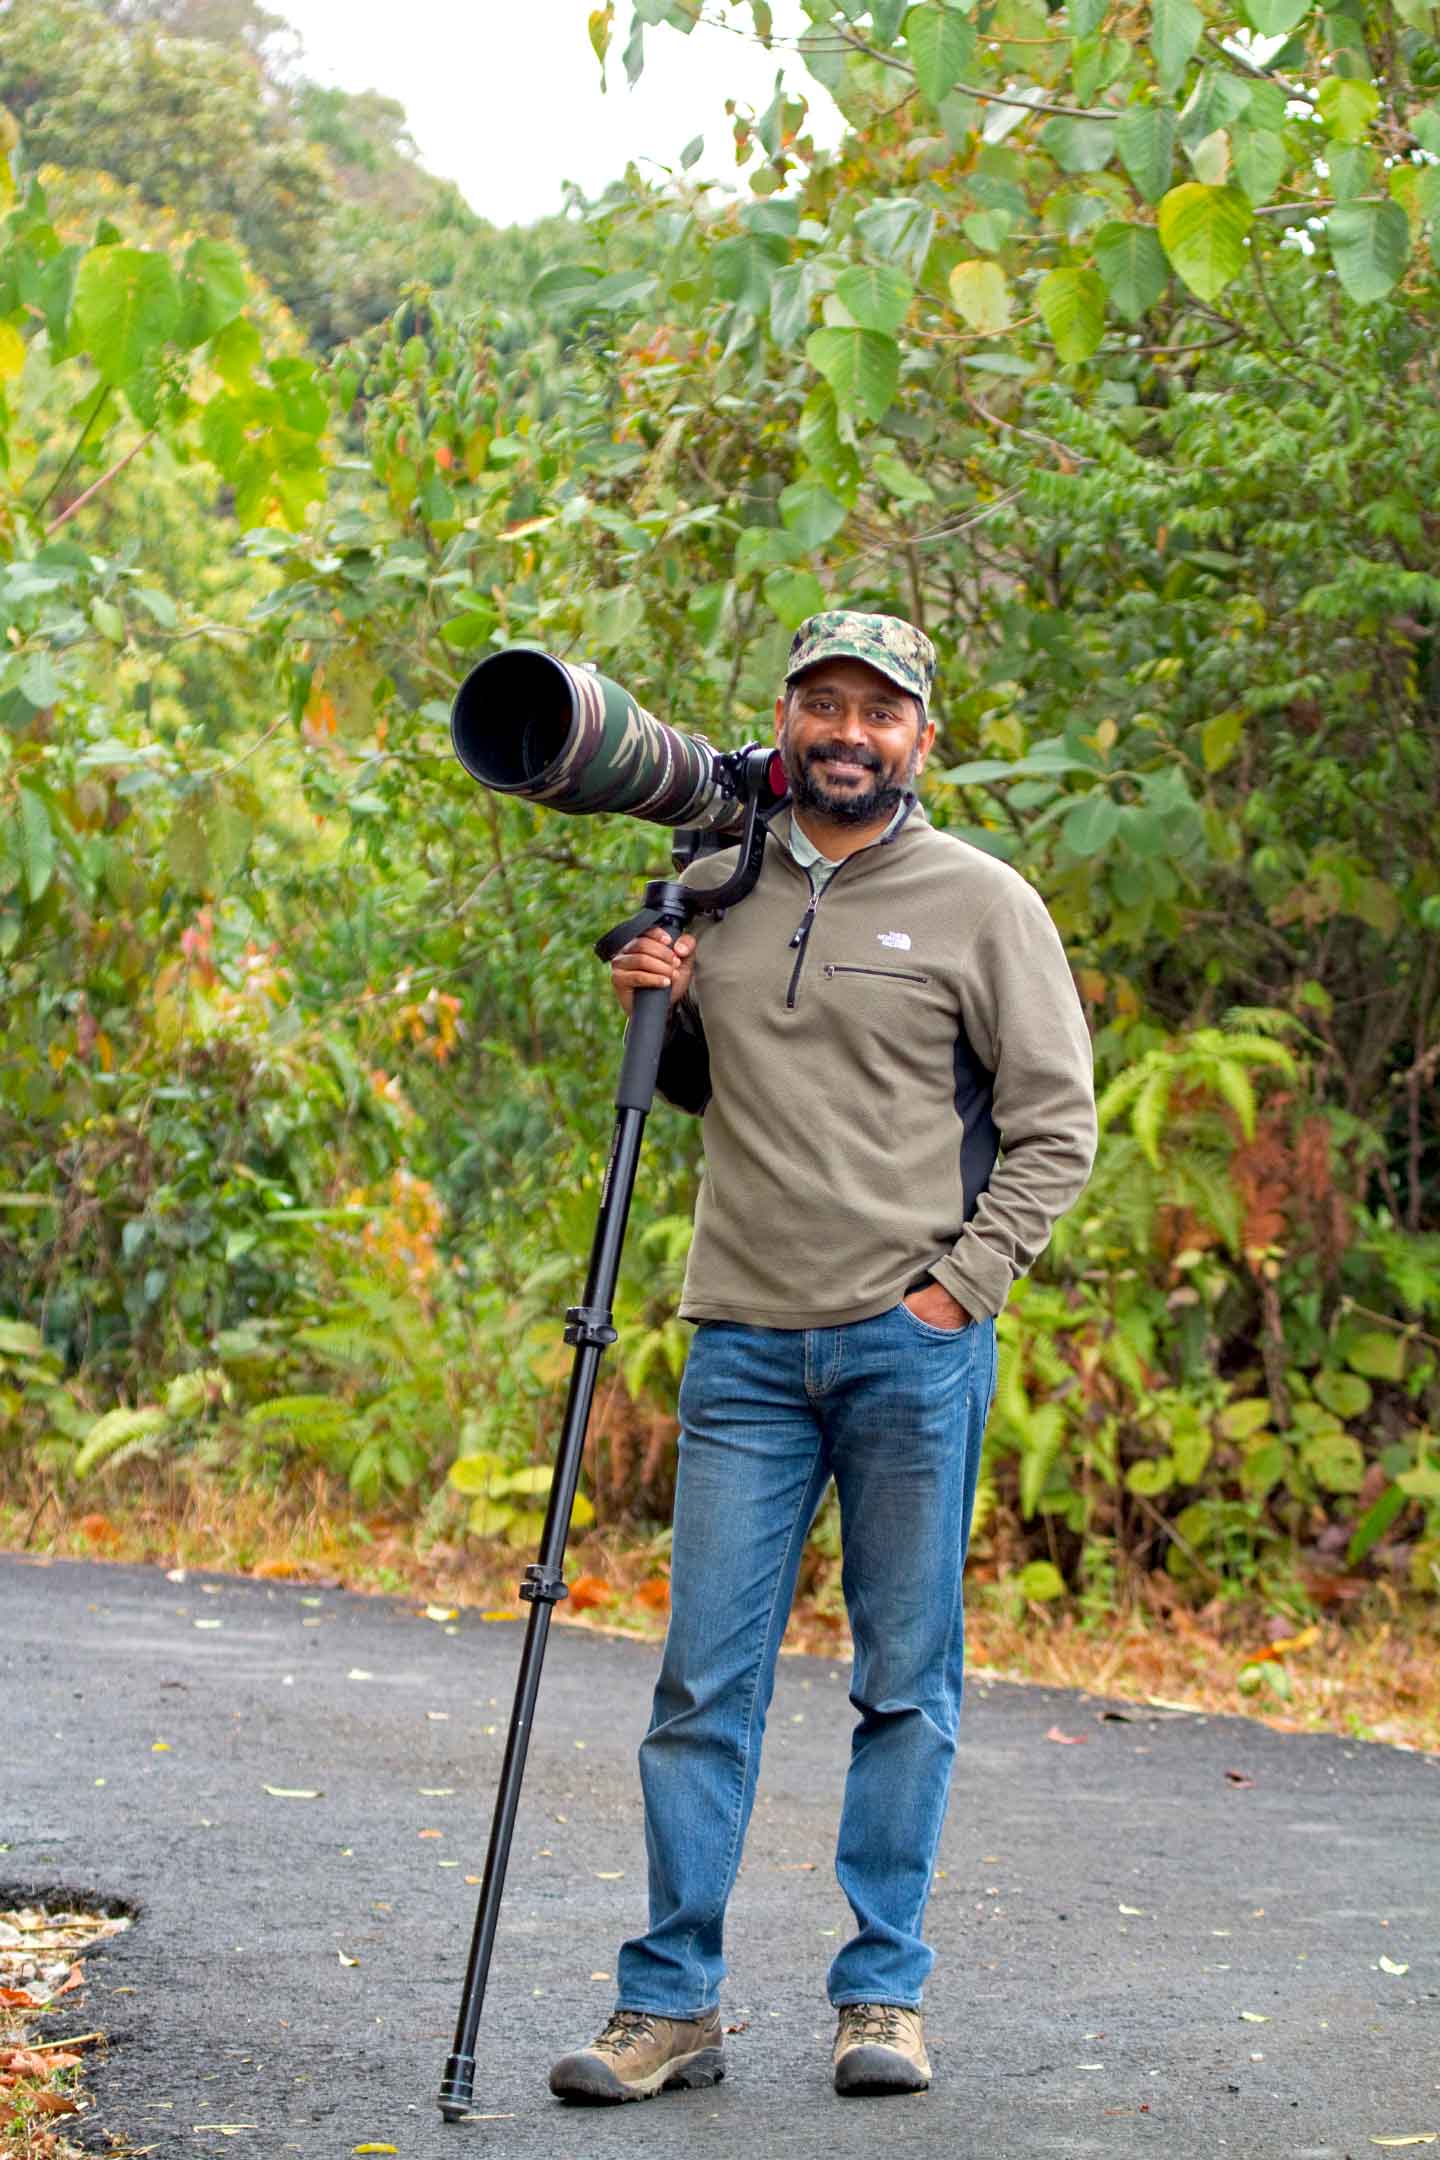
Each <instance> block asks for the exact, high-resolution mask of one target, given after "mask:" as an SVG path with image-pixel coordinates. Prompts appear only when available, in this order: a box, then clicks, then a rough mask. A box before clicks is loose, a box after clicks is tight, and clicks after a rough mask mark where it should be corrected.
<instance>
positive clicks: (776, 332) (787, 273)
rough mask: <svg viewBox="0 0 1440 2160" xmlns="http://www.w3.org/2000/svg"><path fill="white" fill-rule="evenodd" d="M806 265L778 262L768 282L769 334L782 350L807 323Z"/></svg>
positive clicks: (808, 275)
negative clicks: (776, 268) (778, 265)
mask: <svg viewBox="0 0 1440 2160" xmlns="http://www.w3.org/2000/svg"><path fill="white" fill-rule="evenodd" d="M810 290H811V270H810V265H809V264H808V263H803V262H795V263H782V264H781V265H780V268H779V269H778V270H777V271H776V272H775V275H774V277H773V278H772V279H771V280H770V335H771V337H773V338H774V340H775V343H776V344H777V345H779V346H780V347H781V348H782V349H783V348H784V347H785V346H787V345H793V344H794V343H795V341H796V339H797V338H798V337H799V336H800V335H801V334H802V332H803V331H804V329H805V326H806V324H807V323H808V322H809V320H810Z"/></svg>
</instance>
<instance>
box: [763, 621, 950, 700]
mask: <svg viewBox="0 0 1440 2160" xmlns="http://www.w3.org/2000/svg"><path fill="white" fill-rule="evenodd" d="M817 660H864V661H867V662H868V663H869V665H870V666H871V667H873V668H878V669H879V670H880V673H881V674H882V675H884V676H887V677H888V678H889V680H890V681H891V682H893V683H895V684H897V685H898V686H899V688H900V689H902V690H908V691H909V693H910V695H911V697H915V698H919V700H920V707H921V710H922V711H923V710H924V709H925V708H926V706H928V704H929V702H930V686H931V684H932V683H933V682H934V680H935V648H934V646H933V645H932V644H931V642H930V640H929V638H928V637H926V635H925V633H924V631H923V630H917V629H916V628H915V625H914V623H908V622H905V621H903V620H902V619H901V617H900V616H898V615H857V614H855V613H854V612H853V611H852V610H851V609H849V608H829V609H827V610H826V612H825V613H824V614H823V615H811V616H810V617H808V619H807V620H806V621H805V622H802V623H801V625H800V628H799V629H798V630H797V631H796V633H795V640H794V643H793V644H792V645H791V647H790V659H789V662H788V664H787V666H786V669H785V680H786V682H793V681H794V680H795V677H796V676H797V675H799V674H801V673H802V672H803V671H804V669H806V668H808V667H814V665H815V663H816V661H817Z"/></svg>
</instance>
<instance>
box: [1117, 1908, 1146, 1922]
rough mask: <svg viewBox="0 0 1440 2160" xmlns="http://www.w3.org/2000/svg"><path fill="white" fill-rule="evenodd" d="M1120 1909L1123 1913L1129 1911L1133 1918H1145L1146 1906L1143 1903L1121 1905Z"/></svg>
mask: <svg viewBox="0 0 1440 2160" xmlns="http://www.w3.org/2000/svg"><path fill="white" fill-rule="evenodd" d="M1120 1911H1121V1912H1123V1913H1129V1915H1130V1917H1131V1919H1132V1920H1143V1919H1144V1918H1145V1908H1144V1906H1143V1905H1122V1906H1121V1907H1120Z"/></svg>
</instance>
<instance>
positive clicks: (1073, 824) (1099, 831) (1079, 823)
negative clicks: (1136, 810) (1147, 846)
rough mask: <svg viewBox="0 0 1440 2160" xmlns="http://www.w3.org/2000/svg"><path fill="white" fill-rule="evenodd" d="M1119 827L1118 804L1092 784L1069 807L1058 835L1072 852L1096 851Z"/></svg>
mask: <svg viewBox="0 0 1440 2160" xmlns="http://www.w3.org/2000/svg"><path fill="white" fill-rule="evenodd" d="M1119 830H1120V805H1119V804H1118V803H1117V802H1116V801H1115V799H1114V797H1113V796H1112V795H1107V794H1106V793H1105V791H1104V789H1103V788H1092V789H1091V791H1090V793H1089V794H1088V795H1083V796H1082V797H1081V798H1080V800H1079V802H1078V803H1076V805H1075V808H1074V809H1073V810H1071V811H1070V812H1069V813H1068V814H1067V816H1066V818H1065V822H1064V824H1063V825H1062V827H1061V836H1062V838H1063V839H1064V842H1065V845H1066V847H1067V848H1069V850H1070V852H1071V854H1072V855H1099V854H1100V853H1101V852H1102V851H1103V850H1104V849H1105V848H1107V847H1108V846H1109V845H1110V842H1111V841H1112V840H1113V839H1114V837H1115V835H1116V833H1117V832H1118V831H1119Z"/></svg>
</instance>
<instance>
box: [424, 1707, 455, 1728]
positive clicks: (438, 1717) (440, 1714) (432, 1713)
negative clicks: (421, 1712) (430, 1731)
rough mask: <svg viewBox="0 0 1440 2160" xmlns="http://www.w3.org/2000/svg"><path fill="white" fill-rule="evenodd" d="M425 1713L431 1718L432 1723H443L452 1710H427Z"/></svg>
mask: <svg viewBox="0 0 1440 2160" xmlns="http://www.w3.org/2000/svg"><path fill="white" fill-rule="evenodd" d="M425 1715H426V1717H427V1718H429V1720H430V1722H431V1724H432V1725H443V1724H444V1723H445V1720H446V1719H447V1718H448V1717H449V1715H450V1712H449V1711H448V1710H427V1711H426V1712H425Z"/></svg>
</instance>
